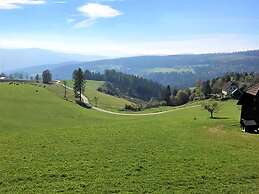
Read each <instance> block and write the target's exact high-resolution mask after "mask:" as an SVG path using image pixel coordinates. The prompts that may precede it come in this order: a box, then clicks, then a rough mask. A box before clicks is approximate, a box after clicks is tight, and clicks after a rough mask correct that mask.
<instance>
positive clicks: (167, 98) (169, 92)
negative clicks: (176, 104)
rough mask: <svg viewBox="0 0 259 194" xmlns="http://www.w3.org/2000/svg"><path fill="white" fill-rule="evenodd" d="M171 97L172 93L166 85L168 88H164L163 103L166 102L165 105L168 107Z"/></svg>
mask: <svg viewBox="0 0 259 194" xmlns="http://www.w3.org/2000/svg"><path fill="white" fill-rule="evenodd" d="M171 95H172V93H171V88H170V86H169V85H168V86H167V87H166V91H165V101H166V103H167V105H168V106H169V105H171Z"/></svg>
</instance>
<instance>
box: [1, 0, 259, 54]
mask: <svg viewBox="0 0 259 194" xmlns="http://www.w3.org/2000/svg"><path fill="white" fill-rule="evenodd" d="M258 5H259V2H258V1H256V0H248V1H243V0H235V1H234V0H230V1H227V2H226V1H224V0H219V1H217V2H214V1H213V2H211V1H210V2H204V1H202V0H198V1H195V3H193V1H191V0H184V1H180V0H175V1H170V0H163V1H159V2H158V1H156V0H149V1H147V0H143V1H137V0H91V1H89V0H78V1H67V0H66V1H65V0H63V1H57V0H26V1H22V0H17V1H8V0H2V1H1V2H0V18H1V19H0V25H1V26H4V30H2V31H1V32H0V35H1V38H0V48H9V49H10V48H12V49H15V48H40V49H47V50H52V51H56V52H63V53H71V54H82V55H101V56H106V57H127V56H139V55H172V54H186V53H187V54H203V53H219V52H220V53H222V52H234V51H245V50H255V49H258V48H259V15H258V13H257V9H256V8H257V7H258Z"/></svg>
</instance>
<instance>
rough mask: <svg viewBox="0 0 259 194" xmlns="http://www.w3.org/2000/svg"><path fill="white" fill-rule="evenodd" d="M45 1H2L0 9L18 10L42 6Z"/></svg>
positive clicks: (0, 0) (0, 1)
mask: <svg viewBox="0 0 259 194" xmlns="http://www.w3.org/2000/svg"><path fill="white" fill-rule="evenodd" d="M45 2H46V1H45V0H0V9H17V8H21V6H23V5H41V4H44V3H45Z"/></svg>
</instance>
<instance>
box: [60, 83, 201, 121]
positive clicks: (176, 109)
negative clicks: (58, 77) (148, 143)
mask: <svg viewBox="0 0 259 194" xmlns="http://www.w3.org/2000/svg"><path fill="white" fill-rule="evenodd" d="M56 83H57V84H59V85H62V86H63V87H66V88H67V89H68V90H73V88H71V87H68V86H65V85H64V84H62V83H61V82H60V81H57V82H56ZM81 98H82V100H83V102H84V103H86V104H89V105H90V103H89V100H88V98H87V97H86V96H85V95H83V94H82V95H81ZM199 106H200V105H193V106H179V107H177V108H174V109H172V110H166V111H161V112H155V113H118V112H112V111H108V110H104V109H101V108H98V107H94V106H93V107H92V109H94V110H96V111H99V112H103V113H107V114H112V115H119V116H154V115H161V114H165V113H169V112H175V111H179V110H184V109H191V108H196V107H199Z"/></svg>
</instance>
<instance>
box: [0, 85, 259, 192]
mask: <svg viewBox="0 0 259 194" xmlns="http://www.w3.org/2000/svg"><path fill="white" fill-rule="evenodd" d="M36 90H38V92H36ZM235 103H236V102H234V101H229V102H225V103H223V104H222V109H221V111H220V112H219V113H218V114H217V117H218V119H214V120H211V119H209V114H208V113H207V112H204V111H203V110H201V108H199V107H197V108H193V109H186V110H181V111H176V112H171V113H168V114H163V115H157V116H143V117H141V116H136V117H134V116H131V117H125V116H115V115H109V114H105V113H99V112H96V111H93V110H86V109H82V108H80V107H79V106H77V105H76V104H74V103H71V102H69V101H64V100H62V98H60V97H58V96H57V95H55V94H54V93H53V92H51V91H50V90H47V89H45V88H39V87H35V86H29V85H19V86H9V85H7V84H0V110H1V117H0V156H1V157H0V175H1V176H0V193H61V192H64V193H258V185H259V157H258V156H259V143H258V136H257V135H252V134H244V133H241V132H240V129H239V125H238V120H239V112H240V111H239V109H238V107H237V106H236V105H235ZM194 118H196V119H194Z"/></svg>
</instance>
